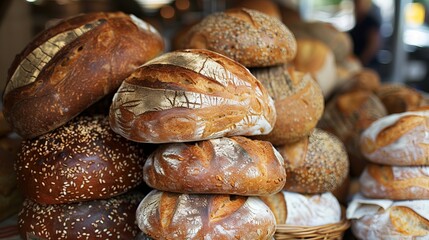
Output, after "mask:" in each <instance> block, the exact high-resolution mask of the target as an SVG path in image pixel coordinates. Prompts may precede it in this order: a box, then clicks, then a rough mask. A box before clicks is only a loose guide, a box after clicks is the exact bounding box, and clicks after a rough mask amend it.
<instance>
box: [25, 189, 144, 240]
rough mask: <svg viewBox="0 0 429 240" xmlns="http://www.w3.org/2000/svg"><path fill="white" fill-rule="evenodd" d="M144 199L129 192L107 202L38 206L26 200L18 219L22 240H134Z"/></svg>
mask: <svg viewBox="0 0 429 240" xmlns="http://www.w3.org/2000/svg"><path fill="white" fill-rule="evenodd" d="M143 197H144V195H143V194H141V193H138V192H130V193H126V194H123V195H120V196H116V197H113V198H109V199H103V200H93V201H85V202H78V203H68V204H39V203H36V202H34V201H31V200H30V199H26V200H25V202H24V205H23V208H22V210H21V212H20V213H19V215H18V226H19V232H20V235H21V237H22V238H23V239H25V240H31V239H55V240H62V239H87V240H96V239H106V240H107V239H134V238H135V237H136V236H137V234H138V233H139V229H138V226H137V224H136V223H135V219H136V210H137V207H138V205H139V203H140V202H141V200H142V199H143Z"/></svg>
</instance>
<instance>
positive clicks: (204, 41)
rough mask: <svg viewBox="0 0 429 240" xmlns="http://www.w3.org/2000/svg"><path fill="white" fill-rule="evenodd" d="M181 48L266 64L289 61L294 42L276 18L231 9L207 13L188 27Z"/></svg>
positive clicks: (293, 50)
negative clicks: (207, 14)
mask: <svg viewBox="0 0 429 240" xmlns="http://www.w3.org/2000/svg"><path fill="white" fill-rule="evenodd" d="M183 48H201V49H208V50H212V51H214V52H218V53H220V54H222V55H225V56H227V57H230V58H232V59H234V60H235V61H237V62H239V63H241V64H243V65H244V66H246V67H266V66H273V65H277V64H282V63H287V62H288V61H290V60H292V59H293V58H294V57H295V54H296V41H295V37H294V36H293V34H292V33H291V32H290V31H289V29H288V28H287V27H286V26H285V25H284V24H283V23H282V22H280V20H278V19H276V18H274V17H271V16H269V15H266V14H264V13H262V12H259V11H256V10H250V9H246V8H234V9H228V10H226V11H224V12H218V13H214V14H211V15H209V16H207V17H205V18H204V19H203V20H202V21H201V22H200V23H198V24H196V25H195V26H194V27H192V28H191V29H190V30H189V32H188V33H187V36H186V37H185V41H184V46H183Z"/></svg>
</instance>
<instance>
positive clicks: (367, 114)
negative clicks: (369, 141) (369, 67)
mask: <svg viewBox="0 0 429 240" xmlns="http://www.w3.org/2000/svg"><path fill="white" fill-rule="evenodd" d="M386 114H387V113H386V109H385V108H384V105H383V104H382V103H381V101H380V99H378V97H377V96H376V95H375V94H373V93H372V92H370V91H366V90H356V91H351V92H343V93H338V94H337V95H336V96H334V98H333V99H332V100H330V101H329V102H328V103H327V104H326V108H325V112H324V113H323V115H322V118H321V119H320V121H319V122H318V124H317V127H318V128H321V129H323V130H325V131H328V132H330V133H333V134H334V135H335V136H337V137H338V138H339V139H340V140H341V141H342V142H343V143H344V145H345V147H346V150H347V153H348V156H349V160H350V173H351V175H352V176H354V177H358V176H360V174H361V173H362V171H363V169H364V168H365V164H366V158H365V157H364V156H363V155H362V152H361V148H360V135H361V133H362V132H363V131H364V130H365V129H366V128H368V127H369V125H370V124H371V123H373V122H374V121H376V120H377V119H379V118H381V117H384V116H386Z"/></svg>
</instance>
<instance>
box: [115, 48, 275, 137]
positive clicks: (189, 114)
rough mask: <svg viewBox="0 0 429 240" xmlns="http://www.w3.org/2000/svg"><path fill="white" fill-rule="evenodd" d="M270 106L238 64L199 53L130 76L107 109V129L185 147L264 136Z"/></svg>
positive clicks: (168, 58) (160, 61)
mask: <svg viewBox="0 0 429 240" xmlns="http://www.w3.org/2000/svg"><path fill="white" fill-rule="evenodd" d="M275 121H276V110H275V108H274V102H273V100H272V99H271V97H270V96H269V95H268V93H267V91H266V89H265V88H264V87H263V86H262V84H261V83H260V82H259V81H258V80H257V79H256V78H255V77H254V76H253V75H252V74H251V73H250V72H249V71H248V70H247V69H246V68H245V67H243V66H242V65H240V64H239V63H237V62H235V61H233V60H231V59H229V58H227V57H225V56H223V55H220V54H218V53H215V52H212V51H209V50H204V49H190V50H181V51H175V52H170V53H166V54H163V55H161V56H159V57H157V58H155V59H153V60H151V61H149V62H148V63H146V64H144V65H143V66H141V67H140V68H138V69H137V70H136V71H134V72H133V73H132V74H131V75H130V76H129V77H128V78H127V79H125V81H124V82H123V83H122V85H121V86H120V88H119V89H118V91H117V93H116V94H115V97H114V99H113V103H112V106H111V109H110V125H111V127H112V129H113V130H114V131H115V132H117V133H119V134H120V135H122V136H124V137H125V138H127V139H130V140H132V141H136V142H151V143H165V142H187V141H199V140H205V139H213V138H218V137H223V136H234V135H245V136H249V135H259V134H267V133H269V132H270V131H271V130H272V128H273V126H274V123H275Z"/></svg>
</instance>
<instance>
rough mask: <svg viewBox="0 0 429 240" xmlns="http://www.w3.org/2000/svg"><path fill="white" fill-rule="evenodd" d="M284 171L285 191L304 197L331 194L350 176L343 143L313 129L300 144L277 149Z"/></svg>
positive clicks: (286, 145) (330, 135)
mask: <svg viewBox="0 0 429 240" xmlns="http://www.w3.org/2000/svg"><path fill="white" fill-rule="evenodd" d="M277 149H278V150H279V153H280V154H281V155H282V156H283V158H284V161H285V165H284V166H285V169H286V184H285V186H284V190H287V191H291V192H299V193H305V194H316V193H324V192H330V191H333V190H334V189H336V188H338V187H339V186H340V185H341V184H342V183H343V182H344V180H345V179H346V177H347V175H348V173H349V161H348V158H347V153H346V150H345V148H344V145H343V143H342V142H341V141H340V140H338V138H337V137H335V136H334V135H332V134H329V133H327V132H325V131H323V130H320V129H314V130H313V131H312V132H311V134H310V136H308V137H305V138H303V139H302V140H300V141H298V142H296V143H292V144H285V145H283V146H279V147H277Z"/></svg>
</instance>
